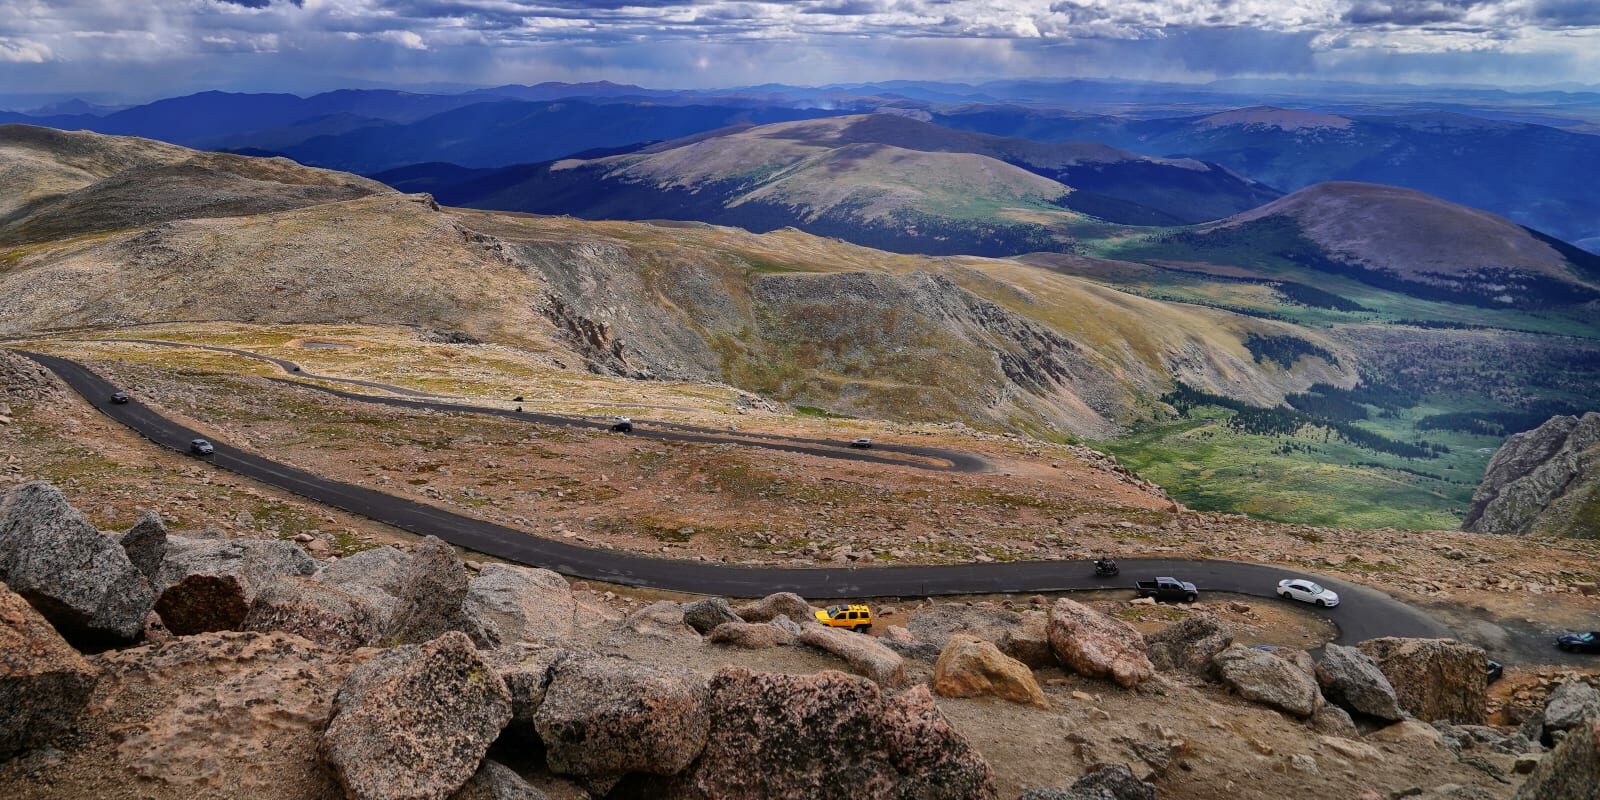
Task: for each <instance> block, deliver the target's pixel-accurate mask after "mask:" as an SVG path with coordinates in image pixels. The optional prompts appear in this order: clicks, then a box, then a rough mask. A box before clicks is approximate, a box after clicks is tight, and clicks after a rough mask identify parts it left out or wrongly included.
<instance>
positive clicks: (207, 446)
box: [189, 439, 217, 456]
mask: <svg viewBox="0 0 1600 800" xmlns="http://www.w3.org/2000/svg"><path fill="white" fill-rule="evenodd" d="M189 452H191V453H194V454H195V455H197V456H209V455H211V454H212V453H215V452H217V448H215V447H212V446H211V443H210V442H208V441H206V440H205V439H195V440H194V441H192V442H190V443H189Z"/></svg>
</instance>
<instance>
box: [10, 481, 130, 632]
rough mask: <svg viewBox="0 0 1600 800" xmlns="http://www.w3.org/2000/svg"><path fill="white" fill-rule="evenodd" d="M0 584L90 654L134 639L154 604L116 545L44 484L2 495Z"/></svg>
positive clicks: (49, 486)
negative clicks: (92, 649)
mask: <svg viewBox="0 0 1600 800" xmlns="http://www.w3.org/2000/svg"><path fill="white" fill-rule="evenodd" d="M0 581H4V582H5V583H6V584H7V585H8V586H10V587H11V590H12V591H14V592H16V593H17V594H19V595H21V596H22V597H23V599H25V600H27V601H28V603H30V604H31V605H32V606H33V607H34V608H35V609H37V610H38V611H39V613H40V614H42V615H43V616H44V618H45V619H48V620H49V621H50V624H51V625H53V626H55V628H56V630H57V631H58V632H59V633H60V634H61V635H62V636H63V637H65V638H66V639H67V640H68V641H71V642H74V643H76V644H78V645H80V646H87V647H99V646H103V645H106V644H118V643H123V642H131V641H133V640H135V639H137V638H138V637H139V634H140V632H141V631H142V630H143V629H144V618H145V615H147V614H149V613H150V608H151V606H152V605H154V603H155V595H154V594H153V593H152V592H151V589H150V584H149V582H148V581H147V580H145V577H144V574H143V573H141V572H139V570H138V568H136V567H135V566H134V565H133V562H131V561H129V560H128V556H127V554H126V553H124V552H123V551H122V548H121V547H119V546H118V545H117V543H116V541H115V540H113V539H112V538H110V537H108V536H106V535H105V534H102V533H101V532H100V531H99V530H97V529H96V528H95V527H94V526H93V525H91V524H89V520H87V519H85V518H84V516H83V515H82V514H80V513H78V510H77V509H75V508H73V507H72V506H71V505H70V504H69V503H68V502H67V498H66V496H65V495H63V494H61V491H60V490H59V489H57V488H56V487H54V486H51V485H50V484H48V483H43V482H39V481H35V482H32V483H24V484H22V485H21V486H18V487H16V488H14V489H12V490H10V491H8V492H6V493H5V494H4V495H0Z"/></svg>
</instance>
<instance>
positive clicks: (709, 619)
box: [683, 597, 743, 633]
mask: <svg viewBox="0 0 1600 800" xmlns="http://www.w3.org/2000/svg"><path fill="white" fill-rule="evenodd" d="M683 621H684V622H686V623H688V625H689V627H691V628H694V629H695V630H696V631H699V632H700V633H710V632H711V631H713V630H715V629H716V627H717V626H718V625H725V624H727V623H730V622H742V621H743V620H742V619H741V618H740V617H739V615H737V614H735V613H733V607H732V606H729V605H728V601H727V600H725V599H723V598H721V597H707V598H705V599H702V600H696V601H694V602H693V603H684V604H683Z"/></svg>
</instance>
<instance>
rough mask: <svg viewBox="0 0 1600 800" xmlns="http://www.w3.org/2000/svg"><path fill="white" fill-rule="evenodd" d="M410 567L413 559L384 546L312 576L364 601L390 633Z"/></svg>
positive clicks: (340, 561) (329, 566)
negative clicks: (390, 623)
mask: <svg viewBox="0 0 1600 800" xmlns="http://www.w3.org/2000/svg"><path fill="white" fill-rule="evenodd" d="M410 568H411V556H409V555H407V554H406V553H404V552H401V551H400V550H398V549H396V548H394V547H390V546H389V545H384V546H382V547H374V548H372V549H371V550H363V551H361V552H359V553H356V554H355V555H349V556H345V557H344V558H341V559H339V560H338V561H335V562H333V563H331V564H329V565H327V566H325V567H323V568H322V569H321V570H319V571H318V572H317V574H316V575H314V576H313V577H314V578H316V579H317V580H319V581H322V582H323V583H327V584H331V585H333V586H337V587H339V588H340V589H343V590H344V591H346V592H348V593H350V594H353V595H355V596H356V597H359V598H361V599H362V600H365V601H366V602H367V606H368V607H369V608H370V609H371V610H372V614H373V617H374V618H375V619H377V620H378V622H379V624H380V625H381V626H382V627H383V629H384V630H388V628H389V621H390V617H392V616H393V615H394V610H395V607H396V606H397V605H398V604H399V602H400V600H399V598H400V592H401V587H402V585H403V584H404V582H405V577H406V574H407V572H409V570H410Z"/></svg>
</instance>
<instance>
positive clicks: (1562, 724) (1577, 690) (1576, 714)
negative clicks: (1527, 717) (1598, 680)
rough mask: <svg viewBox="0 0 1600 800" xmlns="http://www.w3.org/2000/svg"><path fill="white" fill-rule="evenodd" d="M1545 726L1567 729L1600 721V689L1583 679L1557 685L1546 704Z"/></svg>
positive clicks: (1548, 728)
mask: <svg viewBox="0 0 1600 800" xmlns="http://www.w3.org/2000/svg"><path fill="white" fill-rule="evenodd" d="M1543 721H1544V727H1545V730H1550V731H1566V730H1572V729H1573V728H1578V727H1582V726H1583V725H1585V724H1587V723H1589V722H1595V721H1600V690H1597V689H1595V688H1594V687H1593V686H1590V685H1589V684H1587V683H1584V682H1583V681H1578V680H1569V681H1567V682H1566V683H1563V684H1561V685H1560V686H1557V687H1556V690H1555V691H1553V692H1551V693H1550V698H1549V699H1548V700H1546V701H1545V704H1544V720H1543Z"/></svg>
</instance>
